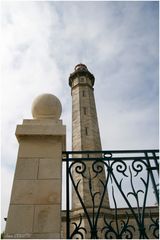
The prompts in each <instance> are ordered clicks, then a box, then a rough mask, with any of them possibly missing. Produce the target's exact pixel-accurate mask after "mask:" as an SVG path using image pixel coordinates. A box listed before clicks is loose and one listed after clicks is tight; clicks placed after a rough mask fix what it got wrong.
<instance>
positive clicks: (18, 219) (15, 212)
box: [5, 205, 34, 238]
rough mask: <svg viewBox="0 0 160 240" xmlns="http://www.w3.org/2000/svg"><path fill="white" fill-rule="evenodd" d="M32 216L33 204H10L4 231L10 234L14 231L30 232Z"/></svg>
mask: <svg viewBox="0 0 160 240" xmlns="http://www.w3.org/2000/svg"><path fill="white" fill-rule="evenodd" d="M33 216H34V206H28V205H11V206H10V209H9V215H8V220H7V225H6V230H5V232H6V233H7V234H10V235H12V234H14V233H15V234H22V233H31V232H32V226H33ZM8 237H9V236H8ZM10 238H11V237H10ZM23 238H24V237H23Z"/></svg>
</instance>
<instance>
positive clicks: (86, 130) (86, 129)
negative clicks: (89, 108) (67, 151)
mask: <svg viewBox="0 0 160 240" xmlns="http://www.w3.org/2000/svg"><path fill="white" fill-rule="evenodd" d="M85 132H86V136H87V135H88V128H87V127H86V128H85Z"/></svg>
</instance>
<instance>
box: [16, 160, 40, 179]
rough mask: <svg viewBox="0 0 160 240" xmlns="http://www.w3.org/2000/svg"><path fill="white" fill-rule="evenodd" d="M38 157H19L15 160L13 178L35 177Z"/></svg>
mask: <svg viewBox="0 0 160 240" xmlns="http://www.w3.org/2000/svg"><path fill="white" fill-rule="evenodd" d="M38 161H39V159H38V158H19V159H18V160H17V166H16V172H15V179H37V175H38Z"/></svg>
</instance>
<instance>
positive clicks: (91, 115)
mask: <svg viewBox="0 0 160 240" xmlns="http://www.w3.org/2000/svg"><path fill="white" fill-rule="evenodd" d="M94 83H95V78H94V75H93V74H92V73H91V72H90V71H89V70H88V68H87V66H86V65H84V64H82V63H80V64H78V65H76V66H75V69H74V72H73V73H71V74H70V77H69V85H70V87H71V95H72V150H73V151H89V150H91V151H101V139H100V133H99V126H98V119H97V111H96V105H95V98H94V88H93V86H94ZM92 156H93V157H95V154H94V155H92ZM75 157H76V156H75ZM81 157H82V158H83V157H85V154H79V155H78V158H81ZM96 157H97V154H96ZM85 164H86V171H85V174H86V177H82V176H80V174H77V172H76V167H75V169H73V172H72V174H73V179H75V181H77V182H78V181H79V183H80V184H79V194H80V195H81V198H82V201H83V202H84V204H85V207H86V208H87V211H88V214H89V215H90V216H91V218H93V216H92V215H93V211H92V210H93V208H95V210H94V211H95V212H96V206H97V208H98V206H99V204H100V199H101V193H102V192H103V186H102V184H101V182H104V183H105V182H106V174H105V171H104V169H103V171H102V172H101V174H100V176H99V178H94V177H93V176H92V175H93V168H92V161H90V162H87V163H85ZM77 166H78V165H77ZM79 167H82V166H79ZM101 167H102V168H103V166H102V165H101ZM89 176H90V179H92V181H91V183H92V186H91V187H90V188H92V191H93V194H94V193H96V192H98V193H99V194H97V196H96V199H95V201H94V206H93V198H92V196H91V194H90V189H89V185H88V181H87V179H89ZM104 199H105V200H104V202H103V208H102V211H103V209H108V208H109V200H108V194H107V192H106V193H105V197H104ZM72 211H73V217H75V221H76V216H77V223H78V218H79V217H78V216H79V214H80V213H81V215H82V216H83V226H84V227H85V228H86V229H89V228H88V222H87V220H86V219H85V214H83V212H84V209H83V208H82V204H81V202H80V201H79V198H78V196H77V193H76V191H75V189H73V191H72ZM98 221H99V222H100V221H101V219H100V218H99V220H98ZM88 234H90V233H89V232H88ZM88 234H87V235H85V238H89V235H88Z"/></svg>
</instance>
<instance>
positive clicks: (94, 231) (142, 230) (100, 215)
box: [63, 150, 159, 239]
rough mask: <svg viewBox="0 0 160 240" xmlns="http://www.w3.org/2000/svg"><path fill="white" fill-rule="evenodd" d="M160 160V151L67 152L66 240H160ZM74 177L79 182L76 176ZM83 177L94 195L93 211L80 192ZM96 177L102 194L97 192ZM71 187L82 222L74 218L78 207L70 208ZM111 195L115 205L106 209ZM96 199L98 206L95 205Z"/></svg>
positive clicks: (65, 154) (92, 198) (111, 201)
mask: <svg viewBox="0 0 160 240" xmlns="http://www.w3.org/2000/svg"><path fill="white" fill-rule="evenodd" d="M158 159H159V158H158V150H124V151H123V150H121V151H74V152H73V151H67V152H63V162H64V163H65V164H66V232H67V233H66V238H67V239H70V238H90V239H97V238H105V239H110V238H113V239H124V238H130V239H131V238H139V239H146V238H159V236H158V233H159V231H158V229H159V223H158V202H159V181H158V173H159V168H158ZM91 171H92V172H91ZM102 171H105V173H106V179H105V181H104V179H103V180H102V179H101V177H100V176H101V173H102ZM73 172H74V174H73ZM75 173H76V175H77V176H79V178H77V177H76V178H75V177H74V176H75ZM83 179H85V183H86V186H87V187H86V188H87V189H86V191H88V194H90V197H91V203H92V204H91V205H92V206H91V208H90V210H89V209H88V207H87V206H86V204H85V201H84V199H83V196H82V194H81V191H80V185H81V184H82V182H83ZM95 179H97V181H98V182H99V185H100V186H101V189H102V191H101V192H96V191H95V190H94V187H93V180H95ZM71 189H72V190H73V191H75V193H76V195H77V200H78V201H79V203H80V205H81V209H79V212H78V218H77V217H74V209H70V201H71V196H70V192H71ZM107 192H108V194H109V199H110V204H111V207H110V208H106V209H105V208H104V201H105V200H104V199H105V194H106V193H107ZM97 195H98V196H99V198H98V199H99V205H98V207H97V206H96V204H95V199H96V197H97ZM117 198H118V199H117ZM117 200H118V201H117ZM121 202H122V203H121ZM119 203H121V205H120V204H119ZM151 204H152V207H151V206H150V207H149V205H151Z"/></svg>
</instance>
